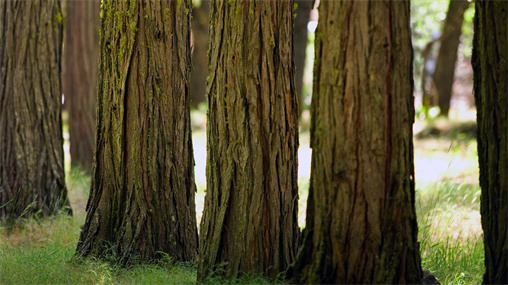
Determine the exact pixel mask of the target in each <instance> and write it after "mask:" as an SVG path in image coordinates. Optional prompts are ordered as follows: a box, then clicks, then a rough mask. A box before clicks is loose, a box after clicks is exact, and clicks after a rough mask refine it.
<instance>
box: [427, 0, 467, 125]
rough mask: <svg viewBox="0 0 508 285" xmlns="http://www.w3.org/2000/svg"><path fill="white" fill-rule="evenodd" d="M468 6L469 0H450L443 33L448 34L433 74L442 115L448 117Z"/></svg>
mask: <svg viewBox="0 0 508 285" xmlns="http://www.w3.org/2000/svg"><path fill="white" fill-rule="evenodd" d="M468 7H469V2H468V1H467V0H453V1H450V6H449V7H448V13H447V14H446V19H445V22H444V26H443V34H446V36H445V37H444V38H443V40H442V41H441V46H440V47H439V55H438V57H437V61H436V71H435V72H434V74H433V75H432V80H433V81H434V84H435V87H436V91H437V96H438V106H439V108H440V109H441V115H443V116H446V117H447V116H448V111H450V100H451V98H452V86H453V78H454V74H455V63H456V62H457V51H458V48H459V43H460V35H461V34H462V31H461V29H462V22H463V20H464V12H465V11H466V9H467V8H468Z"/></svg>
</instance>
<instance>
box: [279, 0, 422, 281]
mask: <svg viewBox="0 0 508 285" xmlns="http://www.w3.org/2000/svg"><path fill="white" fill-rule="evenodd" d="M409 6H410V5H409V1H394V2H391V1H390V2H385V1H323V2H321V3H320V6H319V24H318V27H317V30H316V48H315V50H316V61H315V65H314V82H315V84H314V91H313V100H312V106H311V112H312V114H311V118H312V122H311V147H312V149H313V152H312V166H311V167H312V168H311V181H310V189H309V200H308V204H307V220H306V228H305V231H304V237H303V239H304V240H303V244H302V247H301V248H300V251H299V253H298V257H297V259H296V261H295V263H294V264H293V265H292V267H291V268H290V269H289V270H288V273H287V278H288V281H289V282H292V283H306V284H307V283H310V284H312V283H338V284H406V283H407V284H416V283H421V282H422V275H421V265H420V253H419V244H418V242H417V233H418V227H417V221H416V214H415V205H414V203H415V189H414V163H413V143H412V123H413V120H414V105H413V71H412V47H411V31H410V26H409V23H410V22H409Z"/></svg>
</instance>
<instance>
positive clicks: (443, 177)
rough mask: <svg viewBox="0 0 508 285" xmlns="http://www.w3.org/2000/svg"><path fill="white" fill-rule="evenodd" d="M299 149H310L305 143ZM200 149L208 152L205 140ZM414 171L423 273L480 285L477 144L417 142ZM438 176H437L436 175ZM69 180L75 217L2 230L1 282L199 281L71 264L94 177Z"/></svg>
mask: <svg viewBox="0 0 508 285" xmlns="http://www.w3.org/2000/svg"><path fill="white" fill-rule="evenodd" d="M194 135H195V136H196V138H199V139H200V140H203V139H204V138H205V136H204V134H203V133H200V132H194ZM303 137H304V138H306V137H305V135H304V136H303ZM301 143H302V144H303V145H306V144H308V143H307V140H306V139H302V140H301ZM201 145H202V146H203V147H204V146H205V144H204V143H203V142H201ZM198 160H199V158H197V159H196V163H197V164H198V163H200V162H199V161H198ZM202 160H205V159H204V158H202ZM67 165H68V164H67ZM196 167H198V166H196ZM415 167H416V179H417V192H416V196H417V204H416V208H417V209H416V210H417V216H418V222H419V228H420V231H419V240H420V250H421V255H422V265H423V267H424V268H426V269H429V270H431V271H432V272H433V273H434V274H435V275H436V277H437V278H438V280H440V282H441V283H442V284H480V283H481V280H482V274H483V272H484V270H485V269H484V265H483V254H484V253H483V242H482V231H481V225H480V220H479V200H480V188H479V186H478V182H477V181H478V173H477V172H478V170H477V169H478V168H477V167H478V166H477V157H476V144H475V143H474V142H473V141H466V142H461V143H460V144H458V143H456V142H454V141H449V140H444V141H443V140H441V141H439V140H433V139H425V140H417V141H415ZM67 169H69V168H67ZM435 171H439V174H438V175H437V176H436V174H435V173H434V172H435ZM66 177H67V186H68V189H69V195H70V200H71V205H72V207H73V210H74V216H72V217H69V216H66V215H58V216H56V217H54V218H48V219H42V220H41V219H37V218H30V219H28V220H23V222H21V223H19V224H17V225H15V226H14V228H13V229H12V232H11V233H9V232H8V231H7V229H6V228H5V227H3V226H1V225H0V284H132V283H139V284H160V283H170V284H175V283H176V284H191V283H195V281H196V268H195V266H194V265H193V264H182V263H174V262H171V260H162V261H160V262H158V263H155V264H149V265H137V266H132V267H130V268H119V267H117V266H115V265H113V264H111V263H109V262H107V261H105V260H95V259H87V260H80V261H76V260H73V258H72V257H73V254H74V250H75V247H76V244H77V241H78V238H79V234H80V230H81V225H82V224H83V223H84V220H85V205H86V202H87V198H88V191H89V187H90V177H89V175H87V174H85V173H83V172H82V171H79V170H71V171H69V172H68V173H67V176H66ZM201 181H203V180H201ZM198 184H199V186H198V188H199V190H198V195H197V199H196V200H197V203H198V204H199V203H202V200H203V198H204V187H205V185H204V183H203V182H201V183H198ZM299 184H300V192H301V193H300V198H301V201H300V205H299V206H300V207H299V208H300V213H299V222H300V224H301V225H303V224H304V217H305V215H304V212H303V211H304V210H305V200H306V197H307V192H308V177H301V178H300V179H299ZM201 207H202V206H201ZM198 208H199V206H198ZM200 215H201V213H200V212H198V216H200ZM206 281H207V282H208V283H215V284H223V283H234V284H260V283H263V284H266V283H280V281H281V279H280V278H279V279H276V280H274V281H270V280H267V279H264V278H263V277H261V276H257V275H245V276H243V277H241V278H239V279H236V280H228V281H226V280H224V279H221V278H219V277H213V278H210V279H208V280H206Z"/></svg>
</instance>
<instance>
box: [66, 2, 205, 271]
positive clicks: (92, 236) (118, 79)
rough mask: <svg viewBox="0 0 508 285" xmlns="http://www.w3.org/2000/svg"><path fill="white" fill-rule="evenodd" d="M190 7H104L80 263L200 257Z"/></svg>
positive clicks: (140, 4) (172, 4)
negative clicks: (88, 259)
mask: <svg viewBox="0 0 508 285" xmlns="http://www.w3.org/2000/svg"><path fill="white" fill-rule="evenodd" d="M190 8H191V5H190V1H185V0H184V1H147V2H140V1H136V0H134V1H119V2H108V1H103V2H102V11H101V14H102V21H101V39H100V47H101V48H100V63H99V94H98V104H99V107H98V112H97V120H98V123H97V145H96V151H95V160H94V161H95V163H94V165H93V168H92V182H91V190H90V198H89V200H88V204H87V207H86V210H87V217H86V221H85V225H84V227H83V230H82V232H81V236H80V239H79V242H78V246H77V251H76V255H77V256H90V255H92V256H102V255H104V254H106V255H109V256H113V257H114V258H116V260H117V262H119V263H121V264H130V263H135V262H144V261H151V260H153V259H156V258H159V257H161V256H162V253H167V254H168V255H169V256H170V257H172V258H174V259H176V260H183V261H189V260H192V259H194V258H195V256H196V254H197V227H196V213H195V204H194V192H195V191H196V186H195V183H194V159H193V154H192V139H191V129H190V115H189V99H190V98H189V86H188V83H189V76H190V13H189V12H190Z"/></svg>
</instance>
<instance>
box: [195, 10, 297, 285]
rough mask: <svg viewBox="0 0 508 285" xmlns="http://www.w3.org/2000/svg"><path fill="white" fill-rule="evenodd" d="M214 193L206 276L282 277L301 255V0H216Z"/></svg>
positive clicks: (211, 97) (204, 232) (210, 171)
mask: <svg viewBox="0 0 508 285" xmlns="http://www.w3.org/2000/svg"><path fill="white" fill-rule="evenodd" d="M210 5H211V7H210V9H211V13H210V15H211V17H212V19H211V22H212V24H211V26H210V29H211V30H210V42H211V43H210V63H209V64H210V68H209V70H210V72H209V81H208V85H207V90H208V106H209V107H208V127H207V139H208V146H207V150H208V158H207V159H208V160H207V165H206V173H207V192H206V197H205V206H204V211H203V218H202V222H201V227H200V242H199V244H200V249H199V254H200V257H199V263H198V279H203V278H204V277H206V276H208V275H210V274H211V273H212V272H213V271H217V270H216V269H217V267H220V266H224V268H223V269H225V271H224V272H221V271H217V272H218V274H224V275H226V276H227V277H235V276H238V275H240V274H241V273H242V272H257V273H261V274H264V275H265V276H269V277H275V276H276V275H277V274H278V273H280V272H282V271H284V270H285V269H286V267H287V266H288V265H289V264H290V263H291V262H292V261H293V258H294V256H295V254H296V248H297V238H298V231H299V230H298V224H297V211H298V204H297V203H298V201H297V197H298V196H297V195H298V185H297V179H298V177H297V167H298V162H297V148H298V104H297V99H296V94H295V87H294V63H293V48H292V43H293V40H292V34H293V13H292V9H293V1H291V0H289V1H270V0H266V1H213V2H210Z"/></svg>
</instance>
